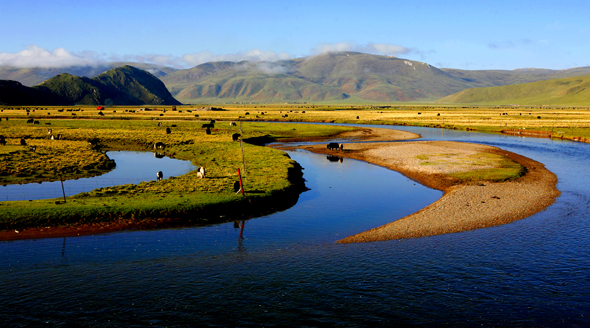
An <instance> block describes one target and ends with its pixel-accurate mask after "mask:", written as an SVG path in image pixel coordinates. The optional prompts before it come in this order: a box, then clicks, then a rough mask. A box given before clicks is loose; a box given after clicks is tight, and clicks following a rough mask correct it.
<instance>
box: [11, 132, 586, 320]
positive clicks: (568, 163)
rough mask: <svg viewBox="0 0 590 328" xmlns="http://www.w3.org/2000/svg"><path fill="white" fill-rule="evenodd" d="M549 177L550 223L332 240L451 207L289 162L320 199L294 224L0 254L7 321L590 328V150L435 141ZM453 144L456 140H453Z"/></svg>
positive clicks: (291, 212)
mask: <svg viewBox="0 0 590 328" xmlns="http://www.w3.org/2000/svg"><path fill="white" fill-rule="evenodd" d="M397 128H398V129H404V130H408V131H413V132H417V133H421V134H422V136H423V137H424V139H426V140H437V139H445V140H458V141H472V142H478V143H483V144H489V145H493V146H498V147H501V148H504V149H507V150H510V151H513V152H516V153H519V154H522V155H524V156H527V157H530V158H533V159H535V160H537V161H540V162H542V163H544V164H545V165H546V166H547V168H548V169H549V170H551V171H553V172H554V173H556V174H557V176H558V178H559V184H558V188H559V189H560V191H561V192H562V194H561V196H560V197H559V198H558V199H557V201H556V202H555V204H553V205H552V206H550V207H549V208H547V209H546V210H545V211H542V212H540V213H537V214H536V215H533V216H532V217H529V218H527V219H524V220H520V221H516V222H514V223H511V224H508V225H504V226H499V227H494V228H487V229H481V230H476V231H470V232H463V233H456V234H449V235H444V236H435V237H428V238H419V239H409V240H401V241H388V242H378V243H366V244H353V245H340V244H336V243H334V241H335V240H338V239H340V238H343V237H345V236H348V235H350V234H353V233H357V232H360V231H364V230H366V229H369V228H372V227H376V226H379V225H382V224H384V223H386V222H390V221H393V220H395V219H396V218H400V217H403V216H405V215H407V214H410V213H412V212H415V211H417V210H419V209H420V208H422V207H424V206H426V205H428V204H430V203H432V202H434V201H435V200H437V199H438V198H439V197H440V196H441V193H440V192H438V191H434V190H430V189H427V188H425V187H423V186H421V185H419V184H415V183H414V182H413V181H411V180H408V179H407V178H405V177H403V176H402V175H400V174H398V173H396V172H392V171H388V170H386V169H383V168H380V167H377V166H374V165H369V164H366V163H362V162H358V161H354V160H349V159H344V160H343V162H342V163H340V162H330V161H328V160H327V159H326V156H322V155H316V154H309V153H305V152H300V151H297V152H291V153H290V156H291V157H292V158H293V159H294V160H296V161H297V162H299V163H300V164H301V165H302V166H303V167H304V168H305V170H304V174H305V175H304V178H305V179H306V180H307V183H306V184H307V186H308V187H309V188H310V189H311V190H310V191H307V192H304V193H302V194H301V195H300V198H299V201H298V203H297V204H296V205H295V206H293V207H292V208H291V209H288V210H286V211H283V212H280V213H276V214H273V215H269V216H266V217H261V218H256V219H252V220H249V221H246V222H245V226H244V232H243V234H244V239H239V231H240V229H239V226H238V225H234V223H228V224H221V225H216V226H211V227H206V228H183V229H169V230H159V231H145V232H120V233H113V234H109V235H97V236H86V237H77V238H67V239H64V238H54V239H43V240H33V241H14V242H2V243H0V322H2V323H5V324H10V325H13V326H36V325H46V326H47V325H48V326H68V327H69V326H72V325H74V326H76V325H77V326H96V327H119V326H161V327H193V326H205V325H217V326H240V327H241V326H320V325H328V326H342V327H365V326H401V325H409V326H453V327H456V326H464V327H473V326H480V325H483V326H486V327H489V326H503V327H506V326H511V327H582V326H588V325H590V319H589V318H588V315H589V314H588V308H590V256H589V251H590V231H589V230H590V229H589V227H590V222H589V221H590V215H589V214H588V207H589V204H590V188H588V187H587V186H588V185H589V183H590V176H589V175H590V170H589V164H588V163H590V161H589V159H590V151H589V150H590V148H589V147H590V146H589V145H586V144H579V143H573V142H562V141H551V140H549V139H530V138H527V139H524V138H517V137H505V136H499V135H491V134H490V135H488V134H478V133H467V132H456V131H441V130H438V129H425V128H424V129H421V128H409V127H403V128H399V127H397ZM443 132H444V134H443Z"/></svg>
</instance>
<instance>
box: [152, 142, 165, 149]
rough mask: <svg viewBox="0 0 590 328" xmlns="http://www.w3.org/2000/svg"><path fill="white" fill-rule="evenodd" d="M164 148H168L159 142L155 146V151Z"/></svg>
mask: <svg viewBox="0 0 590 328" xmlns="http://www.w3.org/2000/svg"><path fill="white" fill-rule="evenodd" d="M164 148H166V145H165V144H164V143H163V142H160V141H158V142H156V143H155V144H154V149H164Z"/></svg>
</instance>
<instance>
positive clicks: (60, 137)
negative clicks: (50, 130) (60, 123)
mask: <svg viewBox="0 0 590 328" xmlns="http://www.w3.org/2000/svg"><path fill="white" fill-rule="evenodd" d="M63 138H64V136H63V135H61V134H58V135H57V137H56V139H57V140H61V139H63Z"/></svg>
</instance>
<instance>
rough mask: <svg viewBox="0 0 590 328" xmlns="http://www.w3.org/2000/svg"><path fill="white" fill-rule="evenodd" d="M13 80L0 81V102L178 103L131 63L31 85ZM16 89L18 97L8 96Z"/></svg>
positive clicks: (87, 103)
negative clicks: (97, 72)
mask: <svg viewBox="0 0 590 328" xmlns="http://www.w3.org/2000/svg"><path fill="white" fill-rule="evenodd" d="M15 83H18V82H14V81H4V83H3V84H1V85H0V103H6V104H11V105H33V104H39V105H76V104H80V105H143V104H150V105H180V102H178V101H177V100H176V99H174V97H172V95H171V94H170V92H169V91H168V89H166V86H165V85H164V83H162V81H160V80H159V79H158V78H156V77H155V76H153V75H152V74H150V73H148V72H146V71H143V70H140V69H138V68H135V67H132V66H123V67H119V68H114V69H111V70H108V71H106V72H104V73H102V74H100V75H98V76H96V77H94V78H87V77H78V76H74V75H71V74H67V73H63V74H59V75H56V76H54V77H53V78H51V79H48V80H47V81H45V82H43V83H41V84H39V85H37V86H34V87H32V88H29V87H26V86H23V85H21V84H20V83H18V85H15ZM17 91H18V95H19V96H18V97H15V96H11V94H14V93H15V92H17Z"/></svg>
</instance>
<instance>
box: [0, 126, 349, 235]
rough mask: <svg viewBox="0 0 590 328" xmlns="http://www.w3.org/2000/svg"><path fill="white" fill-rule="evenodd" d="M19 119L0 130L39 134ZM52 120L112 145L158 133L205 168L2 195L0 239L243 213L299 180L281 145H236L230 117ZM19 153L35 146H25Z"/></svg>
mask: <svg viewBox="0 0 590 328" xmlns="http://www.w3.org/2000/svg"><path fill="white" fill-rule="evenodd" d="M25 122H26V121H20V122H19V121H17V120H11V121H10V123H9V124H10V125H6V126H5V128H6V129H5V130H3V133H6V135H9V136H10V138H15V136H16V137H18V138H22V136H23V135H25V134H27V135H28V137H27V140H30V141H31V142H33V141H35V142H36V141H37V140H39V139H42V138H44V134H46V131H42V130H40V129H39V128H38V127H35V126H31V125H26V123H25ZM52 127H53V129H54V131H66V132H64V135H66V136H68V138H78V139H80V140H75V141H77V142H79V143H80V144H82V143H84V140H85V139H88V138H89V137H90V136H91V135H92V136H93V137H95V138H97V139H99V141H100V144H101V145H104V147H105V148H108V147H112V148H114V149H117V150H126V149H129V148H136V149H141V150H150V149H152V148H153V144H154V143H155V142H156V141H160V142H163V143H164V144H165V145H166V148H165V150H164V151H165V153H166V156H168V157H171V158H176V159H181V160H190V161H191V163H192V164H193V165H194V166H196V167H204V168H206V178H204V179H201V178H200V177H199V176H198V175H197V172H196V171H191V172H189V173H187V174H184V175H181V176H177V177H170V178H167V179H163V180H161V181H155V175H154V180H152V181H147V182H142V183H139V184H121V185H117V186H112V187H104V188H99V189H95V190H92V191H90V192H85V193H80V194H76V195H72V196H67V201H64V199H62V198H56V199H39V200H31V201H28V200H21V201H2V202H0V230H1V231H0V241H1V240H14V239H32V238H46V237H62V236H77V235H83V234H95V233H104V232H112V231H117V230H130V229H157V228H166V227H172V226H175V227H182V226H198V225H205V224H215V223H223V222H228V221H233V220H243V219H248V218H249V217H256V216H261V215H266V214H270V213H273V212H275V211H280V210H285V209H287V208H289V207H291V206H292V205H293V204H295V203H296V202H297V200H298V196H299V193H300V192H301V190H302V189H303V188H304V187H305V186H304V184H303V179H302V178H301V175H302V173H301V168H300V167H299V165H298V164H297V163H295V162H294V161H292V160H291V159H290V158H289V157H288V156H286V155H285V153H283V152H280V151H277V150H276V149H271V148H269V147H261V146H256V145H252V144H248V143H244V144H243V150H242V147H240V143H239V142H234V141H233V138H232V136H233V135H234V134H235V133H236V132H238V131H239V130H238V127H236V126H235V125H230V124H218V126H217V127H216V128H215V129H212V130H211V132H210V133H207V130H206V129H204V128H202V127H201V125H200V124H194V123H191V122H177V123H176V124H174V125H171V128H173V129H174V130H173V131H172V133H167V132H166V130H164V128H165V127H164V126H159V124H157V123H156V122H143V121H109V122H108V124H105V122H102V121H94V122H86V121H85V122H79V121H65V120H54V121H52ZM351 129H352V130H353V129H356V128H347V127H336V126H321V125H303V124H301V125H297V126H292V125H289V126H287V125H285V124H266V123H243V124H242V131H241V132H242V133H243V134H244V136H245V137H247V138H252V139H256V138H261V137H264V138H268V139H272V140H277V139H281V138H293V137H299V136H305V137H310V138H313V137H330V136H335V135H337V134H338V133H341V132H343V131H350V130H351ZM73 130H76V133H73ZM67 131H69V132H67ZM138 131H141V132H142V133H138ZM61 141H62V140H59V141H58V142H61ZM84 144H86V143H84ZM115 146H116V147H115ZM27 155H29V156H35V155H36V154H35V153H32V152H29V153H27ZM51 159H52V158H50V160H51ZM19 162H20V163H22V164H20V166H19V167H24V166H26V165H27V164H28V162H27V160H26V158H25V159H22V160H20V161H19ZM52 163H58V161H52ZM237 168H241V169H242V171H241V175H242V179H243V182H244V190H245V192H246V196H247V197H243V196H242V195H241V194H237V193H236V191H235V183H236V182H237V181H238V173H237V170H236V169H237ZM46 170H51V168H47V169H46ZM0 178H2V176H0ZM0 180H2V179H0ZM0 182H1V181H0ZM121 183H124V182H123V181H122V182H121Z"/></svg>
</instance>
